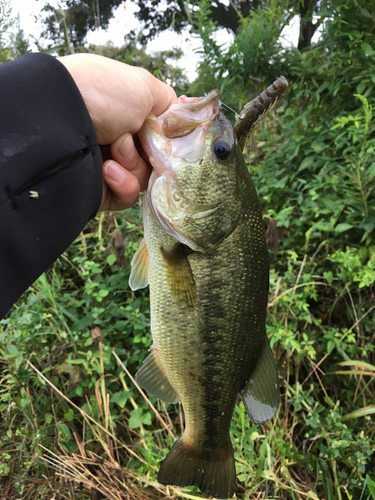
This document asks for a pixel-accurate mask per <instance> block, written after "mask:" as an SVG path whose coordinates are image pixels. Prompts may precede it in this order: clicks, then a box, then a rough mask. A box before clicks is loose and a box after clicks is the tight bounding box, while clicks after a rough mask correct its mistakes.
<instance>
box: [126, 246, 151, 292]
mask: <svg viewBox="0 0 375 500" xmlns="http://www.w3.org/2000/svg"><path fill="white" fill-rule="evenodd" d="M148 267H149V260H148V250H147V246H146V242H145V240H142V241H141V242H140V244H139V247H138V248H137V251H136V252H135V254H134V257H133V259H132V262H131V268H132V269H131V272H130V277H129V286H130V288H131V289H132V290H139V288H145V287H146V286H147V285H148Z"/></svg>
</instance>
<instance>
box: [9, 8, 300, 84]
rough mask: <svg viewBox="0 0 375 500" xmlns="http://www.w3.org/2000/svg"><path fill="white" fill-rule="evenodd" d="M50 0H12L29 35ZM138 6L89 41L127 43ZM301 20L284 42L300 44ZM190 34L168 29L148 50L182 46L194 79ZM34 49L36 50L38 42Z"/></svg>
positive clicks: (119, 12) (120, 12)
mask: <svg viewBox="0 0 375 500" xmlns="http://www.w3.org/2000/svg"><path fill="white" fill-rule="evenodd" d="M47 3H50V4H51V5H53V6H55V7H58V6H59V2H58V0H38V1H37V0H11V5H12V9H13V15H17V14H19V16H20V25H21V28H22V29H23V30H24V32H25V35H26V36H34V37H35V38H37V39H39V38H40V33H41V31H42V29H43V25H42V23H41V14H40V12H41V10H42V8H43V6H44V5H46V4H47ZM136 10H137V6H136V5H135V3H134V2H132V1H129V0H128V1H126V2H123V3H122V4H121V5H120V6H119V7H118V8H117V9H116V10H115V15H114V17H113V18H112V19H111V20H110V23H109V27H108V29H107V31H104V30H99V31H98V30H96V31H95V32H89V33H88V36H87V41H88V42H89V43H93V44H96V45H105V44H106V43H107V42H108V41H110V42H112V43H113V45H115V46H117V47H121V46H122V45H124V43H125V40H126V35H127V34H128V33H129V32H130V31H131V30H132V29H136V28H138V27H140V23H139V22H138V20H137V19H136V18H135V16H134V12H135V11H136ZM298 21H299V20H298V17H297V16H296V18H295V19H293V20H292V22H291V25H290V26H289V27H287V28H286V29H285V30H284V32H283V36H284V40H285V41H284V43H285V45H291V44H292V45H295V46H296V45H297V43H298V30H299V23H298ZM219 36H220V40H219V41H220V43H225V42H229V41H230V39H231V35H229V34H228V32H227V31H226V30H221V32H220V34H219ZM187 37H188V35H187V34H185V35H177V34H176V33H174V32H173V31H165V32H163V33H161V34H160V35H159V36H158V37H157V38H156V39H155V40H153V41H152V42H150V43H149V44H148V49H147V52H148V53H150V52H156V51H161V50H169V49H171V47H181V48H182V49H183V53H184V54H185V55H184V57H183V58H182V59H181V61H180V63H179V64H180V66H181V67H183V68H184V69H185V71H186V74H187V76H188V78H189V79H190V80H192V79H194V77H195V75H196V73H195V70H196V66H197V62H198V58H199V56H198V54H196V53H195V52H194V50H195V49H197V48H199V47H200V42H199V40H197V39H196V38H193V37H191V36H190V37H189V38H187ZM34 49H35V50H36V47H35V45H34Z"/></svg>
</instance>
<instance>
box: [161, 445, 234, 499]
mask: <svg viewBox="0 0 375 500" xmlns="http://www.w3.org/2000/svg"><path fill="white" fill-rule="evenodd" d="M158 481H159V483H161V484H173V485H175V486H198V488H199V489H200V490H201V491H202V492H203V493H205V494H206V495H209V496H212V497H215V498H232V496H233V495H234V493H235V491H236V468H235V465H234V453H233V447H232V443H231V442H230V440H228V443H227V444H226V446H224V447H223V448H221V449H220V450H218V451H215V452H210V453H204V451H203V452H201V451H198V450H196V449H195V448H193V447H192V446H191V445H189V444H187V443H185V442H184V436H182V437H181V438H180V439H178V440H177V441H176V442H175V444H174V445H173V447H172V449H171V451H170V452H169V453H168V455H167V456H166V458H165V460H164V461H163V462H162V464H161V467H160V470H159V474H158Z"/></svg>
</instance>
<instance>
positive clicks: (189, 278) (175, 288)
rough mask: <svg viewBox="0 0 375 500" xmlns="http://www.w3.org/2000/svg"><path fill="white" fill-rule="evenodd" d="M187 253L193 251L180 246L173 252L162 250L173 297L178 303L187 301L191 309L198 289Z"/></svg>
mask: <svg viewBox="0 0 375 500" xmlns="http://www.w3.org/2000/svg"><path fill="white" fill-rule="evenodd" d="M186 252H191V249H190V248H188V247H186V246H185V245H178V246H177V247H176V248H175V249H174V250H172V251H171V252H167V251H166V250H164V248H163V247H162V248H161V253H162V256H163V259H164V263H165V265H166V268H167V271H168V279H169V283H170V286H171V289H172V294H173V297H174V298H175V299H176V300H177V301H181V300H183V301H185V302H186V303H187V305H188V306H189V307H192V306H193V305H194V303H195V298H196V289H195V281H194V276H193V273H192V270H191V267H190V264H189V261H188V259H187V255H186Z"/></svg>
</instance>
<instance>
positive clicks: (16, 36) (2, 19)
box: [0, 0, 29, 64]
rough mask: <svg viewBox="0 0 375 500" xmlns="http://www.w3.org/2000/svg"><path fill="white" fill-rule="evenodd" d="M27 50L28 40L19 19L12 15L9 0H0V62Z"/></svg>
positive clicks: (13, 57)
mask: <svg viewBox="0 0 375 500" xmlns="http://www.w3.org/2000/svg"><path fill="white" fill-rule="evenodd" d="M27 52H29V41H28V39H26V38H25V35H24V32H23V30H21V29H20V27H19V19H18V17H17V18H14V17H13V16H12V7H11V3H10V2H9V0H0V64H3V63H5V62H8V61H11V60H13V59H16V58H17V57H19V56H21V55H23V54H26V53H27Z"/></svg>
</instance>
